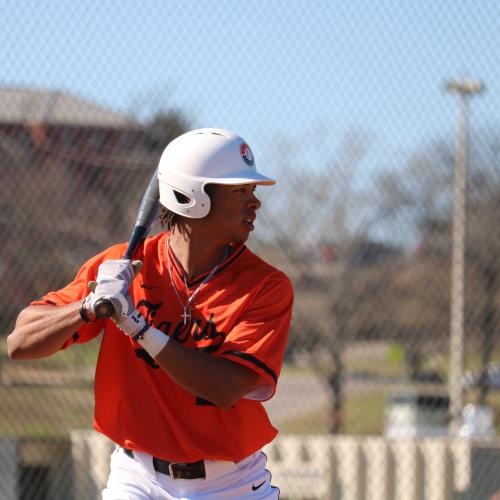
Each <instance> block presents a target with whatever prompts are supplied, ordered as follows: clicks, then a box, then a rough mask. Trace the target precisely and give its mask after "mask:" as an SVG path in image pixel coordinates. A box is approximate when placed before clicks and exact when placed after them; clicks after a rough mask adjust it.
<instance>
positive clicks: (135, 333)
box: [112, 309, 170, 358]
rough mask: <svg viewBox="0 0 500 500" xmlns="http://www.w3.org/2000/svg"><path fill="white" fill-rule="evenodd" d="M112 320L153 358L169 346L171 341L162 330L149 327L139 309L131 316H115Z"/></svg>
mask: <svg viewBox="0 0 500 500" xmlns="http://www.w3.org/2000/svg"><path fill="white" fill-rule="evenodd" d="M112 319H113V321H114V322H115V324H116V326H117V327H118V328H119V329H120V330H121V331H122V332H123V333H124V334H125V335H128V336H129V337H132V338H133V339H134V340H135V341H136V342H138V343H139V344H141V346H142V347H144V349H146V351H147V352H148V353H149V354H150V355H151V356H152V357H153V358H155V357H156V356H157V355H158V353H159V352H160V351H161V350H162V349H163V348H164V347H165V346H166V345H167V343H168V341H169V339H170V337H168V336H167V335H166V334H164V333H163V332H161V331H160V330H157V329H156V328H153V327H152V326H149V324H148V322H147V321H146V319H145V318H144V316H143V315H142V314H141V313H140V312H139V311H138V310H137V309H134V310H133V311H132V312H131V313H130V314H129V315H118V314H115V315H114V316H112Z"/></svg>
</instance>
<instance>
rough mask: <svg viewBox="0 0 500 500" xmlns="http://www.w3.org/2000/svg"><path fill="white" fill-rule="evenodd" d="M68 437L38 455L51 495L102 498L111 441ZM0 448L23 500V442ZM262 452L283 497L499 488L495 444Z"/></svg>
mask: <svg viewBox="0 0 500 500" xmlns="http://www.w3.org/2000/svg"><path fill="white" fill-rule="evenodd" d="M70 438H71V443H66V445H65V446H63V447H59V448H57V449H58V450H59V451H58V452H57V453H56V452H55V451H54V450H55V448H53V447H47V453H44V454H41V455H40V456H41V457H43V459H44V463H43V464H41V463H40V464H39V465H44V467H46V468H47V484H46V486H47V495H48V496H47V498H49V499H51V500H52V499H65V500H66V499H71V498H74V499H75V500H92V499H96V500H97V499H100V498H101V491H102V489H103V488H104V487H105V484H106V481H107V477H108V474H109V457H110V455H111V452H112V451H113V448H114V444H113V443H112V442H111V441H109V440H108V439H106V438H105V437H103V436H102V435H100V434H98V433H96V432H94V431H74V432H72V433H71V436H70ZM0 445H1V446H0V453H1V455H2V462H3V463H4V464H11V466H9V467H8V470H7V469H5V468H4V467H2V470H0V481H2V484H3V486H4V488H3V495H6V494H7V496H6V497H5V498H4V497H2V500H18V499H19V498H20V496H19V489H17V492H16V477H18V476H19V473H16V465H15V464H17V467H18V468H19V470H21V468H22V467H23V466H26V464H22V463H21V462H22V455H23V453H20V447H21V443H20V442H19V443H18V444H16V442H14V441H12V440H10V441H9V440H3V441H2V442H1V443H0ZM22 446H23V447H26V443H23V444H22ZM264 452H265V453H266V454H267V456H268V468H269V469H270V471H271V473H272V483H273V484H274V485H276V486H278V487H279V488H280V490H281V495H280V498H281V499H293V500H298V499H311V500H368V499H369V500H490V499H491V498H492V497H493V495H494V494H495V493H496V492H497V491H500V473H499V471H500V440H498V439H487V440H482V441H479V440H468V439H465V438H462V439H447V438H411V439H399V440H391V439H387V438H385V437H375V436H374V437H353V436H328V435H282V436H279V437H278V438H277V439H276V440H275V441H274V442H273V443H271V444H270V445H268V446H266V447H265V448H264ZM56 455H57V456H56ZM63 455H64V456H63ZM68 455H69V456H68ZM31 456H32V460H34V458H33V455H31ZM50 456H52V459H51V458H50ZM68 458H70V460H68ZM63 463H65V464H68V467H67V468H62V467H61V464H63ZM58 464H59V465H58ZM30 465H36V464H35V463H34V462H33V463H32V464H30ZM51 468H54V469H57V470H55V471H52V470H51ZM49 469H50V470H49ZM63 469H64V470H63ZM62 474H63V475H64V477H65V478H66V480H65V481H64V482H63V481H62V480H61V477H62V476H61V475H62ZM7 483H8V484H9V485H10V486H9V487H8V488H5V487H6V486H7ZM0 496H1V495H0Z"/></svg>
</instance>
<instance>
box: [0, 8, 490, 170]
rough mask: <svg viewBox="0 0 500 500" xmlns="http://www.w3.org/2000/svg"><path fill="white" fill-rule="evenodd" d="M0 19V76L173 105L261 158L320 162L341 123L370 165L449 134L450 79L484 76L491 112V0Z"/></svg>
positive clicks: (123, 103)
mask: <svg viewBox="0 0 500 500" xmlns="http://www.w3.org/2000/svg"><path fill="white" fill-rule="evenodd" d="M0 21H1V25H2V30H1V31H0V63H1V72H0V85H5V86H18V85H20V86H35V87H44V88H55V89H61V90H66V91H69V92H71V93H74V94H76V95H79V96H82V97H85V98H88V99H92V100H94V101H96V102H97V103H100V104H102V105H104V106H107V107H110V108H114V109H117V110H120V111H123V112H127V113H133V114H136V115H138V116H140V117H147V116H148V115H150V114H151V113H152V112H153V111H155V110H157V109H158V108H161V107H163V108H169V107H176V108H179V109H181V110H182V111H184V112H185V113H186V114H187V115H188V116H189V117H190V119H191V120H192V123H193V125H194V126H220V127H225V128H230V129H234V130H235V131H237V132H239V133H240V134H241V135H243V136H244V137H245V138H246V139H247V140H248V141H249V142H250V144H251V145H252V147H253V149H254V152H255V153H256V157H257V158H259V156H264V157H265V158H266V161H267V162H272V161H275V159H274V160H273V158H272V156H273V154H274V153H276V151H277V150H276V149H273V144H275V143H276V142H277V141H281V140H284V141H290V144H293V143H300V144H301V145H302V150H301V154H302V156H303V158H302V160H301V161H312V162H316V163H320V162H327V161H328V160H329V159H330V158H331V157H332V156H333V155H334V154H335V148H336V144H337V143H338V140H339V138H340V137H342V134H343V133H344V132H345V131H346V130H348V129H352V128H355V129H356V128H364V129H366V130H368V131H370V132H371V133H373V134H374V136H375V137H376V145H375V147H374V150H373V154H372V161H373V163H377V162H382V161H388V162H391V161H395V160H396V159H397V158H399V157H400V155H401V154H402V153H404V152H405V151H408V150H410V149H412V148H416V147H418V145H419V144H422V143H425V142H426V141H428V140H430V139H432V138H433V137H436V136H451V135H452V134H454V133H455V130H456V122H457V120H456V118H457V113H458V106H457V101H456V99H455V98H453V97H451V96H449V95H446V94H445V93H444V91H443V84H444V82H445V81H446V80H447V79H448V78H452V77H460V76H466V75H470V76H472V77H475V78H478V79H481V80H483V81H484V82H485V83H486V85H487V89H488V90H487V92H486V93H485V94H484V95H482V96H480V97H476V98H475V99H474V102H473V106H472V115H471V120H472V123H473V126H474V127H480V126H488V125H495V124H498V118H499V109H500V64H499V62H500V61H499V56H500V51H499V49H498V47H500V3H499V2H497V1H493V0H490V1H480V2H477V1H456V0H440V1H420V2H414V1H396V0H394V1H388V0H375V1H369V0H366V1H365V0H357V1H356V0H355V1H349V2H348V1H343V2H342V1H333V0H331V1H321V0H318V1H314V2H310V1H297V0H286V1H285V0H274V1H269V2H264V1H257V0H246V1H244V2H243V1H236V0H231V1H227V0H220V1H215V0H214V1H205V0H197V1H168V0H162V1H147V0H144V1H130V0H120V1H117V0H109V1H105V2H97V1H95V0H93V1H90V0H80V1H78V2H73V1H69V0H59V1H46V2H40V1H34V0H24V1H22V2H19V1H18V0H4V1H3V2H2V4H1V7H0Z"/></svg>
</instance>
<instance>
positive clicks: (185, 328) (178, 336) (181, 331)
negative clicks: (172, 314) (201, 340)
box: [172, 321, 192, 344]
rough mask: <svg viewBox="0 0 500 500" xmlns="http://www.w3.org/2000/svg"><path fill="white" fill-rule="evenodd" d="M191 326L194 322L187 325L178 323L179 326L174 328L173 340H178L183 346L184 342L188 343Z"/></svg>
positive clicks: (182, 322)
mask: <svg viewBox="0 0 500 500" xmlns="http://www.w3.org/2000/svg"><path fill="white" fill-rule="evenodd" d="M191 324H192V322H189V323H187V324H186V325H185V324H184V321H179V323H177V326H176V327H175V328H174V331H173V332H172V338H173V339H175V340H178V341H179V342H181V343H183V344H184V342H187V340H188V339H189V334H190V330H191Z"/></svg>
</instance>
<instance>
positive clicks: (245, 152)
mask: <svg viewBox="0 0 500 500" xmlns="http://www.w3.org/2000/svg"><path fill="white" fill-rule="evenodd" d="M240 153H241V157H242V158H243V159H244V160H245V163H246V164H247V165H250V166H252V165H253V164H254V159H253V153H252V150H251V149H250V146H249V145H248V144H245V143H243V144H242V145H241V146H240Z"/></svg>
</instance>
